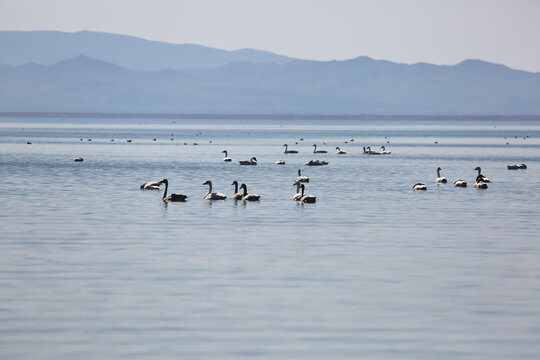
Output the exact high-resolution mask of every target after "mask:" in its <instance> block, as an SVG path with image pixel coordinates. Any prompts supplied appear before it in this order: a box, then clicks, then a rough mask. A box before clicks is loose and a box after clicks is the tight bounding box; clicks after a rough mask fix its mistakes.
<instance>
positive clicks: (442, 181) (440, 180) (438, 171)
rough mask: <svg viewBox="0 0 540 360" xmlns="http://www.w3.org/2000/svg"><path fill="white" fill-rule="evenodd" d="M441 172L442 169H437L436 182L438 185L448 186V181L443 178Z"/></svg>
mask: <svg viewBox="0 0 540 360" xmlns="http://www.w3.org/2000/svg"><path fill="white" fill-rule="evenodd" d="M441 170H442V169H441V168H440V167H438V168H437V180H435V182H436V183H437V184H446V183H447V182H448V180H446V178H445V177H444V176H441Z"/></svg>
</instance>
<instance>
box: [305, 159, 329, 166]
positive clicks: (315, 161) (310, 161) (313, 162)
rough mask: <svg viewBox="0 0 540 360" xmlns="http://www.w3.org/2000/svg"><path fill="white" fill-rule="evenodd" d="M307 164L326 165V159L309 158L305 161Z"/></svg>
mask: <svg viewBox="0 0 540 360" xmlns="http://www.w3.org/2000/svg"><path fill="white" fill-rule="evenodd" d="M306 165H307V166H321V165H328V161H324V160H309V161H308V162H307V163H306Z"/></svg>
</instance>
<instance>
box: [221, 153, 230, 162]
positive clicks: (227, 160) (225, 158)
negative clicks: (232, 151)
mask: <svg viewBox="0 0 540 360" xmlns="http://www.w3.org/2000/svg"><path fill="white" fill-rule="evenodd" d="M222 153H225V157H224V158H223V161H226V162H231V161H232V159H231V158H230V157H228V156H227V150H223V151H222Z"/></svg>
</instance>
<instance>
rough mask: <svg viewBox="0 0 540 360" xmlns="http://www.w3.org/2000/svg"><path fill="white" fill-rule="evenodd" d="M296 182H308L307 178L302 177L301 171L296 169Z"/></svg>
mask: <svg viewBox="0 0 540 360" xmlns="http://www.w3.org/2000/svg"><path fill="white" fill-rule="evenodd" d="M296 181H298V182H309V178H308V177H307V176H302V170H300V169H298V177H297V178H296Z"/></svg>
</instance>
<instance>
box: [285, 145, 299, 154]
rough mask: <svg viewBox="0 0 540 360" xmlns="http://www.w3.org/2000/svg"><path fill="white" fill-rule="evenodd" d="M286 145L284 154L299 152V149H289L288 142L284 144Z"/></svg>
mask: <svg viewBox="0 0 540 360" xmlns="http://www.w3.org/2000/svg"><path fill="white" fill-rule="evenodd" d="M283 146H285V151H284V152H283V153H284V154H298V151H296V150H289V146H288V145H287V144H283Z"/></svg>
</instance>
